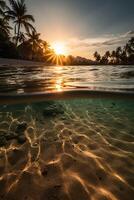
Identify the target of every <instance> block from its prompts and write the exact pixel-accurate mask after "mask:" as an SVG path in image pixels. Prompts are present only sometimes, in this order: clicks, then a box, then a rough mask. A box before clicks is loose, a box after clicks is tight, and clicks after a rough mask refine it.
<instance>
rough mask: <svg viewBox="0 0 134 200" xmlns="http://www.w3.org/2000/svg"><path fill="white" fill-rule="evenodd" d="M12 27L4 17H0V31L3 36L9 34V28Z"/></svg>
mask: <svg viewBox="0 0 134 200" xmlns="http://www.w3.org/2000/svg"><path fill="white" fill-rule="evenodd" d="M11 29H12V28H11V27H10V26H9V23H8V21H7V20H6V19H1V18H0V31H1V33H3V34H4V35H5V36H9V34H10V30H11Z"/></svg>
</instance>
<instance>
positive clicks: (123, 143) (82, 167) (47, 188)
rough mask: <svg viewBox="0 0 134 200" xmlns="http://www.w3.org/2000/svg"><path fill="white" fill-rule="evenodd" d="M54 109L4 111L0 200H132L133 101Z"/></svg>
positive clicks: (60, 104) (3, 108) (65, 105)
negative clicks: (13, 135)
mask: <svg viewBox="0 0 134 200" xmlns="http://www.w3.org/2000/svg"><path fill="white" fill-rule="evenodd" d="M53 104H54V105H55V106H54V107H53V108H52V105H53ZM52 105H47V106H48V107H51V109H50V110H51V111H52V112H53V113H51V112H48V110H49V109H47V112H46V110H45V111H44V108H46V103H40V104H32V105H18V106H17V105H15V106H1V107H0V134H1V137H0V140H2V139H3V140H4V141H5V144H4V143H1V147H0V199H1V200H90V199H91V200H132V199H133V197H134V154H133V153H134V127H133V124H134V104H133V102H131V101H130V102H122V101H121V102H120V101H119V102H118V101H117V102H113V101H112V100H106V101H104V100H103V101H101V100H100V101H99V100H74V101H71V102H69V101H65V102H56V103H54V102H52ZM57 105H58V110H60V109H62V111H63V109H64V114H63V113H62V112H57V110H55V108H56V106H57ZM53 109H54V110H53ZM56 109H57V108H56ZM50 110H49V111H50ZM18 129H19V130H18ZM22 132H23V133H22ZM13 133H15V134H16V135H17V134H18V135H19V136H16V135H15V137H9V134H13ZM2 134H5V135H4V137H3V135H2ZM6 134H8V136H7V135H6ZM20 134H21V140H19V139H18V138H20ZM1 138H2V139H1ZM25 139H26V140H25ZM3 140H2V141H1V142H3Z"/></svg>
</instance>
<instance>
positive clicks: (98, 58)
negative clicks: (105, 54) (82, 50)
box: [94, 51, 101, 62]
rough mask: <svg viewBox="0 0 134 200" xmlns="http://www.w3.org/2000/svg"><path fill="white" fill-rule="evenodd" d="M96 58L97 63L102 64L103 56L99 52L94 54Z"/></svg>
mask: <svg viewBox="0 0 134 200" xmlns="http://www.w3.org/2000/svg"><path fill="white" fill-rule="evenodd" d="M94 58H95V60H96V61H97V62H100V60H101V56H100V54H99V53H98V52H97V51H96V52H95V53H94Z"/></svg>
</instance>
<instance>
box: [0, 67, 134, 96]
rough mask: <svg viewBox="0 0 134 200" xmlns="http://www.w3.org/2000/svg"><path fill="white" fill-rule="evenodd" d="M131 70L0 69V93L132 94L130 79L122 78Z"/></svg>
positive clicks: (133, 82)
mask: <svg viewBox="0 0 134 200" xmlns="http://www.w3.org/2000/svg"><path fill="white" fill-rule="evenodd" d="M133 70H134V67H133V66H44V67H43V66H41V67H40V66H36V67H31V66H30V67H25V66H24V67H22V66H20V67H19V66H18V67H13V66H10V67H6V66H4V67H1V69H0V93H22V92H23V93H29V92H33V93H36V92H46V91H51V90H53V91H54V90H55V91H57V90H58V91H62V90H64V89H70V88H73V89H75V88H76V89H77V88H88V89H89V90H90V89H92V90H111V91H112V90H124V91H128V90H130V91H134V77H133V76H132V77H131V76H129V77H127V76H123V75H122V74H124V73H127V72H128V71H133ZM129 74H131V73H129Z"/></svg>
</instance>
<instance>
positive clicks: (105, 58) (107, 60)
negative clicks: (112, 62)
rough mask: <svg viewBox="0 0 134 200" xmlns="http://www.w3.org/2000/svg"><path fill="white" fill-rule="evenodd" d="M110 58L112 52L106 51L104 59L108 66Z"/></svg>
mask: <svg viewBox="0 0 134 200" xmlns="http://www.w3.org/2000/svg"><path fill="white" fill-rule="evenodd" d="M110 57H111V54H110V51H106V53H105V55H104V58H103V59H104V60H105V63H106V64H108V62H109V58H110Z"/></svg>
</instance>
